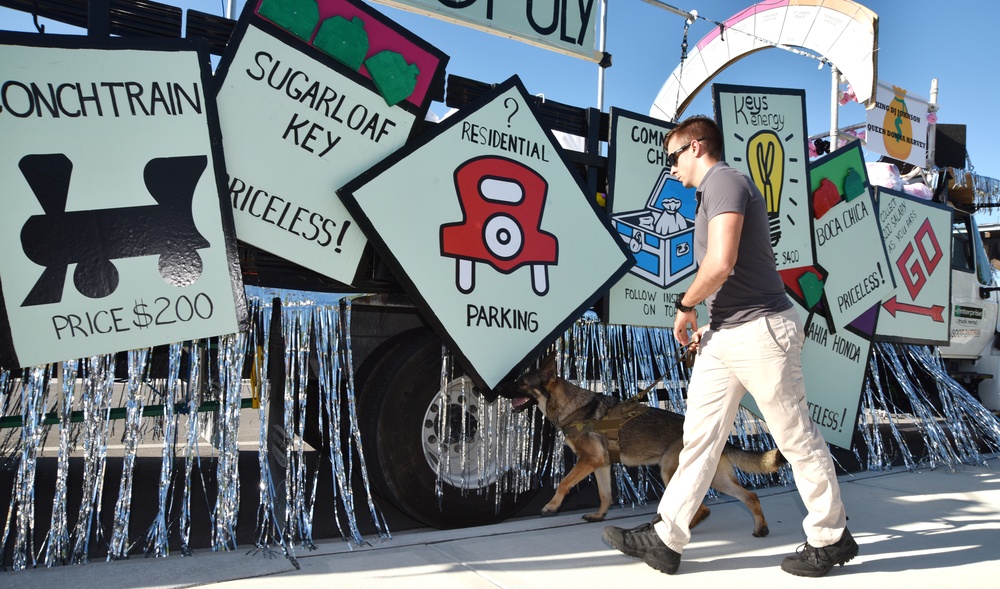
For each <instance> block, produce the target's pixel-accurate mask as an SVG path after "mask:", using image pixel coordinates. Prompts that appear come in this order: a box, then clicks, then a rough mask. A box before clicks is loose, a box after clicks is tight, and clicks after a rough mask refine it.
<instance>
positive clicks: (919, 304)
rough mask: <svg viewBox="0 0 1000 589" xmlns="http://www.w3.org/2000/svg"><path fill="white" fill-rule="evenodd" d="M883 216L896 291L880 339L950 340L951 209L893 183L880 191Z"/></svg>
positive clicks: (940, 342)
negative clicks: (894, 188) (893, 186)
mask: <svg viewBox="0 0 1000 589" xmlns="http://www.w3.org/2000/svg"><path fill="white" fill-rule="evenodd" d="M876 197H877V200H878V218H879V223H880V225H881V227H882V235H883V237H884V239H885V248H886V252H887V253H888V255H889V268H890V270H891V271H892V275H893V276H894V277H895V281H896V285H897V288H896V292H895V293H894V294H893V295H892V296H891V297H889V298H888V300H886V301H884V302H883V303H882V310H881V313H880V314H879V319H878V329H877V331H876V334H877V335H878V339H882V340H889V341H900V342H906V343H919V344H928V345H948V341H949V335H948V334H949V329H950V321H949V316H948V305H949V304H950V301H951V251H952V241H951V227H952V226H951V209H949V208H948V207H946V206H944V205H941V204H938V203H934V202H931V201H927V200H923V199H920V198H916V197H913V196H910V195H908V194H906V193H904V192H897V191H895V190H889V189H887V188H878V189H877V190H876Z"/></svg>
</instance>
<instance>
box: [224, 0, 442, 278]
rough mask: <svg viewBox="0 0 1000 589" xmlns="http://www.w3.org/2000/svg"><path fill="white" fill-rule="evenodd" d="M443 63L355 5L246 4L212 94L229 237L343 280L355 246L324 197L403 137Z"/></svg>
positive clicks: (342, 218) (342, 213)
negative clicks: (230, 216)
mask: <svg viewBox="0 0 1000 589" xmlns="http://www.w3.org/2000/svg"><path fill="white" fill-rule="evenodd" d="M446 62H447V57H446V56H445V55H444V54H442V53H441V52H440V51H438V50H437V49H435V48H434V47H432V46H430V45H429V44H427V43H425V42H424V41H422V40H421V39H419V38H417V37H416V36H414V35H413V34H411V33H409V32H408V31H406V30H405V29H402V28H401V27H400V26H399V25H397V24H396V23H394V22H393V21H391V20H389V19H388V18H386V17H385V16H383V15H381V14H380V13H378V12H375V11H374V10H372V9H370V8H369V7H368V6H366V5H365V4H364V3H362V2H359V1H357V0H318V1H317V0H261V1H254V2H248V3H247V4H246V7H245V8H244V10H243V13H242V15H241V16H240V20H239V22H238V23H237V27H236V31H235V32H234V33H233V36H232V39H231V40H230V42H229V46H228V47H227V49H226V53H225V54H224V55H223V57H222V61H221V63H220V65H219V69H218V73H217V78H218V95H217V98H216V100H217V101H218V104H219V110H220V113H221V121H222V131H223V138H224V142H225V143H224V145H225V150H226V168H227V170H228V172H229V196H230V199H231V201H232V207H233V212H234V216H235V219H236V232H237V236H238V237H239V239H240V240H241V241H245V242H247V243H249V244H251V245H254V246H256V247H259V248H261V249H263V250H266V251H269V252H271V253H274V254H276V255H278V256H281V257H282V258H285V259H287V260H289V261H291V262H294V263H296V264H299V265H301V266H304V267H306V268H309V269H310V270H313V271H315V272H318V273H320V274H323V275H325V276H329V277H331V278H333V279H335V280H338V281H340V282H343V283H345V284H350V283H351V282H353V281H354V279H355V276H356V274H357V272H358V266H359V264H360V261H361V255H362V253H363V251H364V247H365V244H366V243H367V241H366V239H365V236H364V234H363V233H362V232H361V230H360V228H359V227H358V226H357V224H356V223H355V222H354V220H353V219H352V218H351V216H350V215H349V214H348V213H347V210H346V209H345V208H344V206H343V204H342V203H341V202H340V200H339V199H338V198H337V195H336V192H335V191H336V189H337V188H339V187H340V186H341V185H342V184H344V182H346V181H347V180H350V179H351V178H354V177H355V176H357V175H358V174H359V173H361V172H362V171H364V170H366V169H368V168H369V167H371V166H372V165H373V164H375V163H376V162H378V161H379V160H381V159H382V158H384V157H385V156H386V155H388V154H390V153H392V152H393V151H395V150H396V149H398V148H399V147H400V146H402V145H403V143H405V142H406V139H407V138H408V137H409V136H410V134H411V133H412V132H414V130H415V128H416V127H417V126H418V125H417V123H418V122H419V121H421V120H422V119H423V117H424V115H425V114H426V112H427V108H428V107H429V105H430V101H431V94H430V92H431V90H432V89H433V88H434V87H436V86H438V85H439V84H440V82H441V79H442V77H443V75H444V67H445V64H446Z"/></svg>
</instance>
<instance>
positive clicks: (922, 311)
mask: <svg viewBox="0 0 1000 589" xmlns="http://www.w3.org/2000/svg"><path fill="white" fill-rule="evenodd" d="M882 306H883V307H885V310H886V311H888V312H889V314H890V315H892V316H893V317H895V316H896V311H903V312H904V313H913V314H916V315H927V316H928V317H930V318H931V319H932V320H933V321H935V322H937V323H944V317H943V316H942V313H944V307H942V306H941V305H933V306H931V307H930V308H928V307H918V306H917V305H909V304H907V303H900V302H899V301H897V300H896V297H892V298H891V299H889V300H888V301H886V302H884V303H882Z"/></svg>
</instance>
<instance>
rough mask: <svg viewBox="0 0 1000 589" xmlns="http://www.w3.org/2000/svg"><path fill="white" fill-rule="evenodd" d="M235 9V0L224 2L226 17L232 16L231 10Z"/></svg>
mask: <svg viewBox="0 0 1000 589" xmlns="http://www.w3.org/2000/svg"><path fill="white" fill-rule="evenodd" d="M235 10H236V0H229V1H228V2H226V18H229V19H231V18H233V12H234V11H235Z"/></svg>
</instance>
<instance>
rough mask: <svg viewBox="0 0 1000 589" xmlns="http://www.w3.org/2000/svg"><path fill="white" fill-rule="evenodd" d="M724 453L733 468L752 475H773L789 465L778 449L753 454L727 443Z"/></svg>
mask: <svg viewBox="0 0 1000 589" xmlns="http://www.w3.org/2000/svg"><path fill="white" fill-rule="evenodd" d="M722 453H723V454H725V456H726V458H728V459H729V461H730V462H732V463H733V466H735V467H736V468H738V469H740V470H742V471H743V472H746V473H750V474H773V473H776V472H778V470H780V469H781V467H782V466H784V465H786V464H788V461H787V460H785V457H784V456H783V455H782V454H781V452H780V451H779V450H778V449H777V448H775V449H773V450H768V451H766V452H752V451H750V450H743V449H742V448H739V447H737V446H734V445H732V444H728V443H727V444H726V449H725V450H723V451H722Z"/></svg>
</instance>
